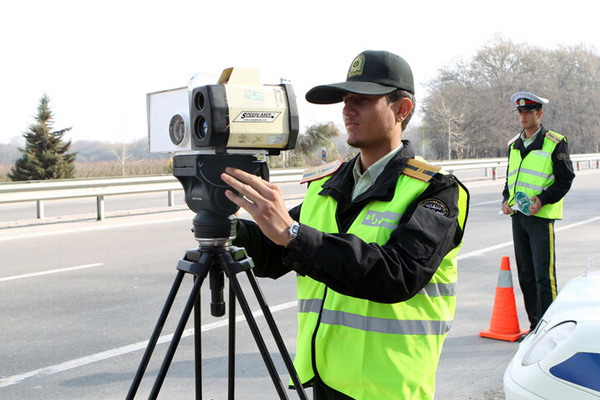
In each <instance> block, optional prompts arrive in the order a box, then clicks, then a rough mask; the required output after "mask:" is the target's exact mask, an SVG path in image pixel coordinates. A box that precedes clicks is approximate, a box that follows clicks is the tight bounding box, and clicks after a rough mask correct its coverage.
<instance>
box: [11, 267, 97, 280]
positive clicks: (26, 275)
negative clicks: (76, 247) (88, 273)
mask: <svg viewBox="0 0 600 400" xmlns="http://www.w3.org/2000/svg"><path fill="white" fill-rule="evenodd" d="M102 265H104V264H98V263H96V264H86V265H78V266H76V267H68V268H58V269H51V270H49V271H41V272H33V273H31V274H23V275H14V276H7V277H6V278H0V282H7V281H14V280H16V279H24V278H33V277H36V276H41V275H50V274H58V273H61V272H71V271H76V270H79V269H86V268H94V267H100V266H102Z"/></svg>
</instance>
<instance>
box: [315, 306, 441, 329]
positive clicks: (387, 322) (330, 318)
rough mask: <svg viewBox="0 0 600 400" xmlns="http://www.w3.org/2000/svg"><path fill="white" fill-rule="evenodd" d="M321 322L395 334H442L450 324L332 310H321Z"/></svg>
mask: <svg viewBox="0 0 600 400" xmlns="http://www.w3.org/2000/svg"><path fill="white" fill-rule="evenodd" d="M321 323H323V324H328V325H339V326H345V327H347V328H354V329H360V330H362V331H366V332H378V333H391V334H396V335H444V334H446V333H448V331H449V330H450V327H451V326H452V321H426V320H397V319H385V318H375V317H364V316H362V315H357V314H350V313H346V312H343V311H332V310H323V313H322V314H321Z"/></svg>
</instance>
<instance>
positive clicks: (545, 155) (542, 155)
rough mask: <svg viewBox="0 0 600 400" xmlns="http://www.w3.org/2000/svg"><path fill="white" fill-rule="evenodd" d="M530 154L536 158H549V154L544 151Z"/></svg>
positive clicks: (535, 151) (534, 151)
mask: <svg viewBox="0 0 600 400" xmlns="http://www.w3.org/2000/svg"><path fill="white" fill-rule="evenodd" d="M531 154H534V155H536V156H538V157H544V158H550V155H551V153H550V152H548V151H544V150H533V151H532V152H531Z"/></svg>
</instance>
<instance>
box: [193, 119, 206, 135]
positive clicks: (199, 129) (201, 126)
mask: <svg viewBox="0 0 600 400" xmlns="http://www.w3.org/2000/svg"><path fill="white" fill-rule="evenodd" d="M194 133H195V134H196V137H197V138H198V139H200V140H204V139H205V138H206V135H208V122H206V119H204V117H203V116H199V117H198V118H196V124H195V129H194Z"/></svg>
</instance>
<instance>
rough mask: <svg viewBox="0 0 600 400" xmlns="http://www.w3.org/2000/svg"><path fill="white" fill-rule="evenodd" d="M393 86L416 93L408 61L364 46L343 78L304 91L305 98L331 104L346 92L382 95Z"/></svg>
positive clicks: (338, 100) (340, 98)
mask: <svg viewBox="0 0 600 400" xmlns="http://www.w3.org/2000/svg"><path fill="white" fill-rule="evenodd" d="M396 89H402V90H406V91H407V92H410V93H412V94H415V84H414V80H413V74H412V70H411V69H410V65H408V63H407V62H406V60H404V58H402V57H400V56H397V55H396V54H392V53H390V52H388V51H378V50H366V51H363V52H362V53H360V54H359V55H358V56H356V57H355V58H354V60H352V64H350V69H349V70H348V76H347V77H346V81H345V82H340V83H332V84H330V85H320V86H316V87H314V88H312V89H310V90H309V91H308V92H307V93H306V100H307V101H308V102H310V103H315V104H333V103H339V102H340V101H342V98H343V97H344V95H345V94H346V93H355V94H366V95H384V94H388V93H392V92H393V91H395V90H396Z"/></svg>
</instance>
